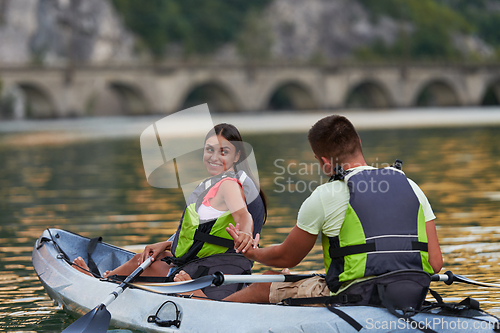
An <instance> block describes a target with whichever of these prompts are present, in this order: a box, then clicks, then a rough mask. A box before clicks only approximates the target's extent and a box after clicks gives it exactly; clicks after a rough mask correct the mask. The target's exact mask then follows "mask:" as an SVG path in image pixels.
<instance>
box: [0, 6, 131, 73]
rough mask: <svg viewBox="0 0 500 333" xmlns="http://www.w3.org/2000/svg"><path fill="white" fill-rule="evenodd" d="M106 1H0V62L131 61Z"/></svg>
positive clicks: (118, 23) (127, 42) (128, 36)
mask: <svg viewBox="0 0 500 333" xmlns="http://www.w3.org/2000/svg"><path fill="white" fill-rule="evenodd" d="M133 51H134V37H133V35H132V34H131V33H130V32H128V31H127V30H126V29H125V28H124V27H123V24H122V22H121V21H120V18H119V17H118V15H117V14H116V12H115V11H114V9H113V7H112V5H111V4H110V3H109V2H108V1H106V0H0V63H3V64H27V63H44V64H49V65H50V64H57V63H62V62H66V60H70V61H72V62H76V63H78V62H91V63H102V62H109V61H113V62H124V61H133V60H137V55H135V54H134V52H133Z"/></svg>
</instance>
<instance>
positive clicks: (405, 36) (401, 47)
mask: <svg viewBox="0 0 500 333" xmlns="http://www.w3.org/2000/svg"><path fill="white" fill-rule="evenodd" d="M359 1H360V2H361V3H362V4H363V5H364V6H365V7H366V8H367V9H368V10H370V12H371V13H372V17H373V19H374V20H377V19H378V17H379V16H380V15H387V16H391V17H393V18H395V19H397V20H401V21H406V22H410V23H412V25H413V28H414V31H413V32H412V33H409V32H401V34H400V37H399V38H398V40H397V41H396V42H395V43H394V44H393V45H384V44H383V43H381V42H380V41H379V42H377V43H375V44H374V45H373V46H372V48H371V54H373V55H377V56H382V57H389V58H405V59H447V60H450V59H457V58H459V57H460V56H459V53H458V51H457V50H456V49H455V47H454V46H453V43H452V39H451V36H452V33H453V32H461V33H470V32H472V31H473V30H474V27H473V26H472V25H471V24H470V23H469V22H467V20H466V19H465V18H464V17H463V16H462V15H461V14H460V13H458V12H456V11H455V10H453V9H452V8H450V7H448V6H447V5H445V4H441V3H438V2H436V1H434V0H359ZM358 54H362V55H365V56H366V55H369V54H370V51H367V50H366V49H365V50H363V51H362V52H361V53H358Z"/></svg>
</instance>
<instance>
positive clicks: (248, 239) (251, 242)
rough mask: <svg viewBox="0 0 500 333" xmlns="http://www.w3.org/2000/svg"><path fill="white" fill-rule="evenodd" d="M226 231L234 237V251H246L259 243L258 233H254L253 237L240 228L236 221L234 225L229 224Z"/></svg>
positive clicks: (254, 247)
mask: <svg viewBox="0 0 500 333" xmlns="http://www.w3.org/2000/svg"><path fill="white" fill-rule="evenodd" d="M226 231H227V232H228V233H229V235H230V236H231V237H232V238H233V239H234V249H235V250H236V253H239V252H241V253H246V252H247V251H248V250H249V249H251V248H253V249H256V248H257V247H258V245H259V239H260V234H257V235H255V239H253V238H252V234H251V233H249V232H244V231H241V230H240V224H239V223H236V226H234V225H232V224H229V226H228V227H227V228H226Z"/></svg>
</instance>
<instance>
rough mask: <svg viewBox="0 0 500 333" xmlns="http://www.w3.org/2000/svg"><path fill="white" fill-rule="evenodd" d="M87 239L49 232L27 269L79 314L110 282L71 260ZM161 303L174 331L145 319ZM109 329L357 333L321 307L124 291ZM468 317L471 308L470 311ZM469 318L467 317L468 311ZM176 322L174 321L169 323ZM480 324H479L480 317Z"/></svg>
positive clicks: (113, 252) (476, 328)
mask: <svg viewBox="0 0 500 333" xmlns="http://www.w3.org/2000/svg"><path fill="white" fill-rule="evenodd" d="M88 243H89V239H88V238H85V237H82V236H79V235H77V234H73V233H70V232H68V231H64V230H59V229H47V230H45V231H44V232H43V234H42V235H41V237H40V238H39V239H38V240H37V242H36V244H35V247H34V249H33V266H34V268H35V271H36V273H37V275H38V277H39V279H40V281H41V282H42V284H43V286H44V288H45V290H46V291H47V293H48V295H49V296H50V297H51V298H52V299H53V300H54V301H56V302H57V303H58V304H59V305H60V306H61V307H62V308H63V309H64V310H65V311H67V312H69V313H71V314H73V315H76V316H81V315H84V314H85V313H87V312H88V311H90V310H91V309H93V308H94V307H95V306H97V305H98V304H100V303H101V302H102V301H103V300H104V299H105V298H106V297H107V296H108V295H109V293H111V292H112V291H113V290H114V289H115V288H116V286H117V285H116V283H113V282H109V281H104V280H100V279H97V278H94V277H90V276H88V275H85V274H83V273H81V272H79V271H77V270H76V269H74V268H73V267H72V266H71V265H70V264H69V263H68V260H69V261H72V260H73V259H74V258H76V257H78V256H81V257H82V258H84V259H85V260H86V261H87V260H88V258H87V245H88ZM133 255H134V253H132V252H129V251H126V250H123V249H120V248H117V247H115V246H112V245H109V244H106V243H101V242H99V243H98V244H97V246H96V248H95V250H94V252H93V254H92V259H93V261H94V262H95V263H96V265H97V267H98V268H99V270H100V271H101V272H104V271H106V270H109V269H113V268H115V267H117V266H119V265H121V264H122V263H124V262H126V261H127V260H129V259H130V258H131V257H132V256H133ZM167 301H171V302H173V303H175V305H176V306H177V308H178V309H179V311H180V325H179V327H176V326H171V327H161V326H159V325H157V324H156V323H154V322H148V317H150V316H152V315H154V314H156V312H157V310H158V309H159V308H160V307H161V306H162V304H164V303H165V302H167ZM338 309H340V310H341V311H343V312H344V313H346V314H348V315H349V316H351V317H352V318H354V319H355V320H356V321H357V322H359V323H360V324H361V325H362V326H363V330H365V329H366V330H369V331H374V332H388V331H391V332H405V331H408V332H410V331H415V328H416V325H417V324H418V325H420V327H422V328H430V329H432V330H434V331H436V332H450V331H453V332H456V331H459V332H493V327H494V326H493V324H494V323H496V322H497V319H496V318H495V317H493V316H489V315H487V314H485V313H483V312H479V311H477V313H473V314H472V315H473V316H474V317H475V318H465V317H455V316H443V315H440V314H439V313H436V314H433V313H419V314H416V315H415V316H413V317H412V319H413V320H414V322H413V323H407V322H405V321H403V320H402V319H398V318H396V317H395V316H393V315H392V314H390V313H389V312H388V311H387V310H386V309H384V308H378V307H370V306H343V307H339V308H338ZM108 310H109V312H110V313H111V318H112V320H111V325H113V326H116V327H121V328H129V329H134V330H141V331H145V332H203V333H206V332H231V333H233V332H286V333H292V332H315V333H318V332H357V330H355V329H354V328H353V326H351V325H350V324H349V323H347V322H346V321H344V320H343V319H342V318H340V317H339V316H338V315H336V314H334V313H332V312H330V311H329V310H328V309H327V308H325V307H309V306H283V305H274V304H243V303H230V302H220V301H209V300H199V299H192V298H183V297H178V296H175V295H174V296H166V295H162V294H157V293H153V292H149V291H145V290H140V289H134V288H128V289H126V290H125V291H124V292H123V294H121V295H120V296H119V297H118V298H117V299H116V300H115V301H114V302H113V303H111V304H110V305H109V307H108ZM469 312H470V311H469ZM469 314H470V313H469ZM168 319H171V320H173V319H175V318H168ZM478 319H479V320H478Z"/></svg>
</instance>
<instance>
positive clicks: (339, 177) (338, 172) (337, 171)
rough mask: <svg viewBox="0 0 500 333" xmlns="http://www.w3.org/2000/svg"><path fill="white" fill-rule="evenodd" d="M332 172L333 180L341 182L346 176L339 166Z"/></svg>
mask: <svg viewBox="0 0 500 333" xmlns="http://www.w3.org/2000/svg"><path fill="white" fill-rule="evenodd" d="M333 172H334V176H332V177H333V180H343V179H344V178H345V176H346V174H347V172H346V171H345V170H344V168H342V166H340V165H337V166H335V168H334V169H333Z"/></svg>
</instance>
